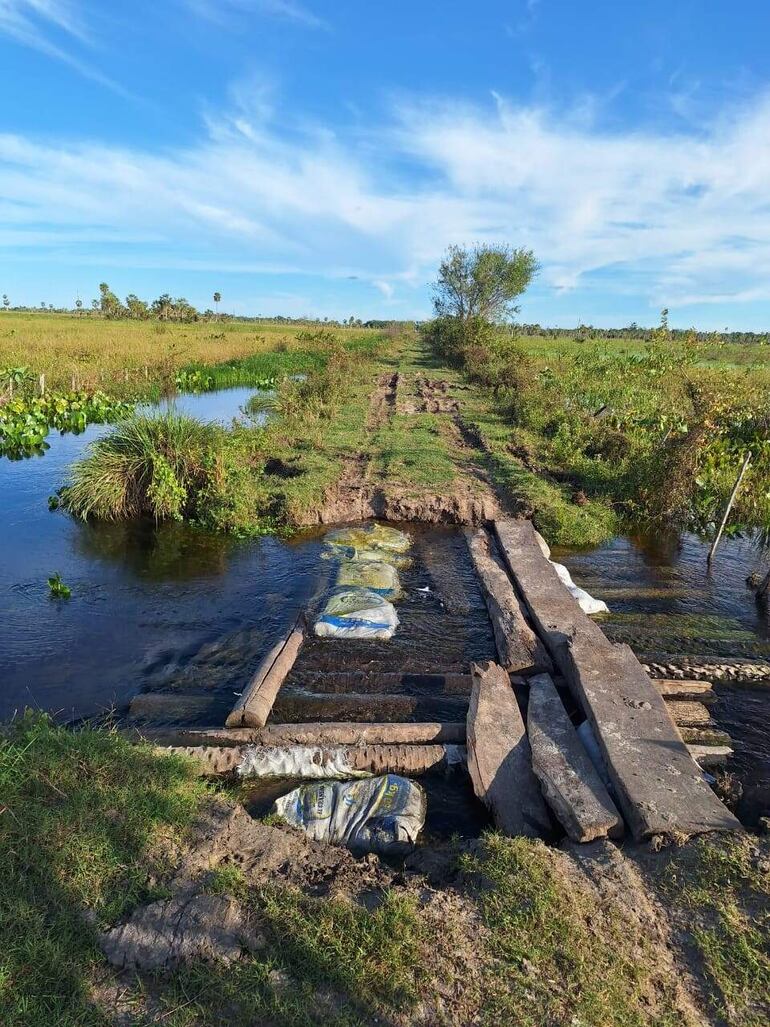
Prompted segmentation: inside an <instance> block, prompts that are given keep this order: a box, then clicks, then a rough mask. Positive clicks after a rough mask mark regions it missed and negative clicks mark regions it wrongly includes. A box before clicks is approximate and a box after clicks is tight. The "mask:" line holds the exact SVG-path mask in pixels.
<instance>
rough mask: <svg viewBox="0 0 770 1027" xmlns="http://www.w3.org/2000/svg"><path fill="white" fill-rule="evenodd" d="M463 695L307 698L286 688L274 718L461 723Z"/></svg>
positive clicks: (287, 720) (318, 696) (464, 703)
mask: <svg viewBox="0 0 770 1027" xmlns="http://www.w3.org/2000/svg"><path fill="white" fill-rule="evenodd" d="M467 710H468V700H467V699H466V698H465V697H463V696H454V695H446V696H445V695H440V696H419V695H417V696H415V695H378V694H367V695H307V694H306V693H297V694H295V693H294V692H289V691H288V690H286V689H284V690H283V692H282V693H281V695H280V696H279V697H278V699H277V701H276V704H275V707H274V710H273V716H274V717H275V719H276V721H280V722H284V723H290V722H291V721H294V720H296V721H301V722H303V723H304V722H306V721H310V720H318V721H330V720H351V721H362V722H365V721H370V722H372V723H376V722H379V721H383V720H389V721H398V720H417V721H419V720H431V721H434V720H457V719H458V718H459V717H463V716H465V714H466V713H467Z"/></svg>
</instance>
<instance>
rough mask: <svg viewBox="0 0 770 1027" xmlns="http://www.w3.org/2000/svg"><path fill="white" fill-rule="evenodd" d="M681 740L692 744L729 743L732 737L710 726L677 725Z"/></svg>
mask: <svg viewBox="0 0 770 1027" xmlns="http://www.w3.org/2000/svg"><path fill="white" fill-rule="evenodd" d="M677 730H678V732H679V734H680V735H681V737H682V741H683V742H687V743H688V744H692V745H730V743H731V742H732V739H731V738H730V736H729V735H728V733H727V732H726V731H722V730H720V729H719V728H711V727H686V726H682V727H679V726H678V725H677Z"/></svg>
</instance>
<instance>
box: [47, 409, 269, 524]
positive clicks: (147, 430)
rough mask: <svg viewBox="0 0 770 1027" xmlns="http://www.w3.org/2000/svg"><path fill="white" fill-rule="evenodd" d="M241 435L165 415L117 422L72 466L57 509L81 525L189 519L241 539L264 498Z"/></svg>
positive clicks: (247, 440) (248, 438)
mask: <svg viewBox="0 0 770 1027" xmlns="http://www.w3.org/2000/svg"><path fill="white" fill-rule="evenodd" d="M253 445H254V440H253V437H252V434H250V433H248V432H247V431H246V430H245V429H233V430H232V431H228V430H226V429H224V428H221V427H219V426H218V425H214V424H205V423H203V422H201V421H198V420H196V419H195V418H193V417H188V416H187V415H184V414H178V413H176V412H174V411H169V412H167V413H163V414H157V415H153V416H142V417H136V418H131V419H129V420H126V421H123V422H121V423H120V424H119V425H117V427H116V428H115V429H114V430H113V431H112V432H111V433H110V434H109V435H105V436H104V437H103V438H101V439H98V440H97V441H96V442H94V443H92V444H91V447H90V451H89V453H88V455H87V456H86V457H84V459H82V460H80V461H79V462H77V463H76V464H74V465H73V467H72V468H71V471H70V480H69V482H68V484H67V485H66V486H65V487H64V488H63V489H62V491H61V504H62V506H63V508H64V509H65V510H67V511H69V513H71V514H73V515H74V516H76V517H79V518H81V519H83V520H87V519H88V518H94V519H96V520H105V521H116V520H123V519H128V518H135V517H153V518H155V520H158V521H161V520H191V521H195V522H197V523H199V524H201V525H203V526H205V527H212V528H216V529H219V530H224V531H233V532H236V533H237V532H242V533H246V532H248V531H250V530H253V529H254V527H255V526H256V525H257V524H258V518H259V514H260V512H261V510H263V509H264V507H265V503H266V497H265V494H264V490H263V489H261V487H260V478H259V474H258V473H256V472H255V471H254V469H253V467H252V466H251V462H252V457H253V454H252V452H251V451H250V450H251V449H252V447H253Z"/></svg>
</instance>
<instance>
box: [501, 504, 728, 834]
mask: <svg viewBox="0 0 770 1027" xmlns="http://www.w3.org/2000/svg"><path fill="white" fill-rule="evenodd" d="M495 530H496V534H497V538H498V541H499V542H500V547H501V550H502V552H503V556H504V559H505V562H506V564H507V566H508V569H509V570H510V572H511V574H512V575H513V577H514V580H515V581H516V583H517V585H518V587H519V592H520V594H521V596H522V599H523V600H524V602H525V603H526V604H527V607H528V609H529V612H530V615H531V617H532V620H533V622H534V624H535V627H536V628H537V629H538V632H539V633H540V635H541V637H542V638H543V639H544V641H545V642H546V644H547V645H548V648H549V650H550V653H551V656H552V657H553V659H554V662H555V663H556V665H557V667H558V668H559V670H560V671H561V672H562V674H563V675H564V677H565V678H566V680H567V682H568V683H569V686H570V688H571V689H572V690H573V692H574V694H575V695H576V696H577V698H578V699H579V701H580V703H581V705H582V707H583V710H584V712H585V714H586V716H587V718H588V719H589V721H590V723H591V727H592V728H593V730H594V734H595V735H596V738H597V741H598V743H599V746H600V748H601V750H602V755H603V756H604V759H605V762H606V764H607V769H608V771H609V773H610V776H611V779H612V784H613V787H614V789H615V794H616V797H617V800H618V802H619V804H620V809H621V812H622V813H623V816H624V819H625V821H626V824H627V825H628V827H629V829H630V831H631V832H632V834H633V835H634V837H635V838H636V839H637V840H640V839H643V838H647V837H649V836H651V835H657V834H662V835H665V834H668V833H677V834H682V835H692V834H698V833H701V832H705V831H734V830H740V823H739V821H738V820H737V819H736V818H735V817H734V816H733V814H732V813H730V811H729V810H728V809H727V808H726V807H725V806H724V805H723V804H722V803H721V802H720V801H719V799H718V798H717V796H716V795H715V794H714V793H713V792H712V791H711V789H710V788H709V787H708V785H707V784H706V782H705V781H704V780H703V777H702V775H701V774H700V773H699V771H698V769H697V767H696V766H695V765H694V762H693V760H692V757H691V756H690V754H689V753H688V751H687V749H686V747H685V745H684V743H683V742H682V739H681V738H680V737H679V734H678V732H677V730H676V728H675V726H674V724H673V723H672V721H671V718H670V717H669V715H668V712H667V710H666V704H665V703H664V701H663V698H662V696H661V694H660V692H659V691H658V690H657V689H656V688H655V687H654V686H653V685H652V682H651V681H650V678H649V677H648V676H647V674H646V673H645V671H644V669H643V667H642V666H641V664H640V663H639V661H638V660H637V659H636V657H635V656H634V654H633V652H632V651H631V649H630V648H629V647H628V646H624V645H613V644H612V643H611V642H610V641H609V639H607V638H606V636H605V635H604V634H603V633H602V631H601V630H600V628H599V627H598V625H596V624H595V623H594V622H593V621H591V620H590V619H589V618H588V617H587V616H586V615H585V614H584V613H583V611H582V610H581V609H580V606H579V605H578V603H577V602H576V601H575V600H574V599H573V598H572V596H571V595H570V593H569V592H568V591H567V589H566V588H565V587H564V585H563V584H562V583H561V582H560V581H559V578H558V576H557V575H556V571H555V570H554V569H553V567H552V566H551V564H550V563H549V561H548V560H546V559H545V557H544V556H543V554H542V553H541V551H540V548H539V546H538V545H537V542H536V541H535V538H534V528H533V527H532V524H531V522H529V521H526V520H505V521H497V522H496V523H495Z"/></svg>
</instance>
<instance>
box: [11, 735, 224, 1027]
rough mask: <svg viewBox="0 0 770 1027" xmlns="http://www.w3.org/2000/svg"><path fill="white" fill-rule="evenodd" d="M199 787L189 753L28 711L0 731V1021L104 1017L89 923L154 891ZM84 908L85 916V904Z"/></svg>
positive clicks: (25, 1025) (60, 1022)
mask: <svg viewBox="0 0 770 1027" xmlns="http://www.w3.org/2000/svg"><path fill="white" fill-rule="evenodd" d="M205 795H206V791H205V788H204V786H203V785H202V784H201V783H200V780H199V779H197V778H196V777H195V776H194V774H193V772H192V771H191V770H190V768H189V766H188V765H187V763H186V762H185V761H183V760H181V759H179V758H178V757H174V756H159V755H158V754H157V753H155V752H153V751H152V750H151V749H150V748H149V747H145V746H132V745H129V744H128V743H127V742H125V741H124V740H123V739H121V738H120V736H119V735H117V734H114V733H112V732H107V731H97V730H91V729H85V730H82V731H76V732H73V731H68V730H66V729H64V728H61V727H56V726H55V725H54V724H53V723H52V722H51V721H50V720H48V719H47V718H45V717H41V716H37V715H28V716H26V717H24V718H23V719H22V720H21V721H19V722H18V723H16V724H15V725H14V726H12V727H11V728H8V729H6V730H5V732H4V737H3V738H2V740H1V741H0V810H2V814H1V816H2V821H1V825H2V827H1V829H0V865H2V868H3V869H2V874H0V1023H2V1024H3V1027H42V1025H46V1024H51V1025H54V1024H55V1025H56V1027H76V1025H77V1027H91V1025H93V1027H97V1025H98V1027H102V1025H104V1024H106V1018H105V1017H104V1016H102V1015H101V1014H100V1013H99V1012H98V1011H97V1010H96V1008H95V1007H94V1006H93V1005H92V1004H91V1001H90V988H91V984H92V981H93V979H94V974H95V971H96V969H97V967H98V965H99V964H100V962H101V957H100V956H99V954H98V951H97V948H96V944H95V930H96V929H97V928H98V927H99V926H102V925H103V926H107V925H112V924H113V923H114V922H115V921H116V920H117V919H118V918H119V917H120V916H121V915H122V914H123V913H124V912H125V911H127V910H130V909H131V908H132V907H133V906H135V905H136V904H137V903H139V902H141V901H147V900H151V899H152V898H153V897H154V891H153V887H152V886H151V884H150V882H151V880H152V879H153V878H155V879H161V878H162V877H163V874H164V873H165V872H166V871H167V869H168V866H167V862H166V857H165V856H164V852H167V851H168V850H169V847H168V846H163V845H160V844H159V842H160V840H161V839H166V840H167V841H171V840H172V839H173V838H174V836H178V835H179V833H180V832H182V831H183V830H184V828H185V826H186V825H187V824H188V823H189V822H190V819H191V817H192V816H193V814H194V813H195V811H196V810H197V809H198V807H199V805H200V802H201V800H202V799H203V798H204V797H205ZM86 913H87V914H89V918H88V919H86V916H85V915H84V914H86Z"/></svg>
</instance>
